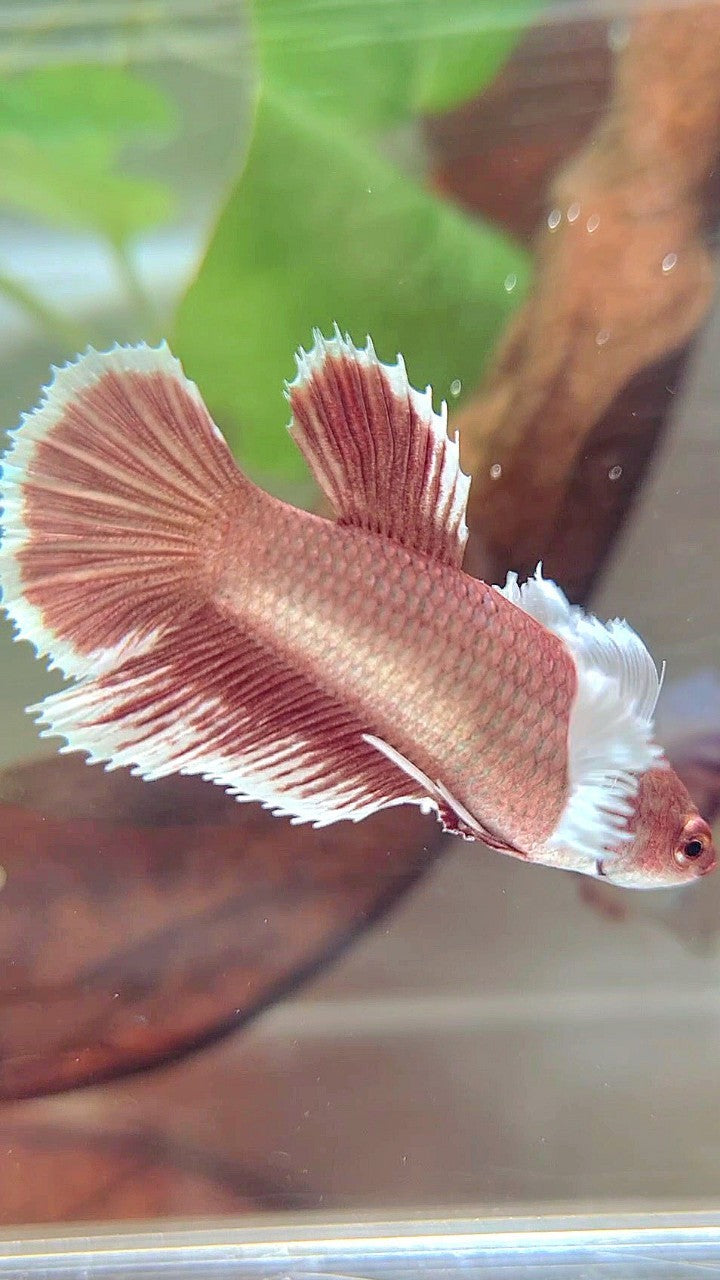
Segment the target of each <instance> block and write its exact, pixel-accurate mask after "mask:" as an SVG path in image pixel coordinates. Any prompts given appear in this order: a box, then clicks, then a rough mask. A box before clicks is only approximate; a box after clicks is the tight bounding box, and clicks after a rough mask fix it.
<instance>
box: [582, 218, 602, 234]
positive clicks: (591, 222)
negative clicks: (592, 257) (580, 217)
mask: <svg viewBox="0 0 720 1280" xmlns="http://www.w3.org/2000/svg"><path fill="white" fill-rule="evenodd" d="M585 225H586V227H587V229H588V231H589V232H590V235H592V233H593V231H597V229H598V227H599V226H600V219H599V217H598V215H597V214H596V213H591V214H590V217H589V218H588V220H587V222H586V224H585Z"/></svg>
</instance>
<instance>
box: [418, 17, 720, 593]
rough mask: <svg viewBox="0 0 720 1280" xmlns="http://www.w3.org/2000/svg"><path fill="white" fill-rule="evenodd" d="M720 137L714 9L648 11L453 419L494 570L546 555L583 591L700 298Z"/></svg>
mask: <svg viewBox="0 0 720 1280" xmlns="http://www.w3.org/2000/svg"><path fill="white" fill-rule="evenodd" d="M481 109H482V108H481ZM719 147H720V6H719V5H717V4H707V3H705V4H689V5H685V6H680V7H677V8H667V7H665V6H663V7H662V8H660V9H650V8H648V9H647V10H645V11H644V12H641V13H640V14H639V15H637V16H636V17H634V18H633V20H632V21H631V22H630V23H629V25H628V34H627V40H626V42H625V44H624V47H622V48H621V49H620V51H619V52H618V54H617V57H616V60H615V66H614V75H613V87H612V93H611V98H610V102H609V106H608V109H607V112H606V113H605V115H604V117H603V118H602V120H601V122H600V123H599V125H598V126H597V127H596V129H595V130H594V132H593V134H592V135H591V137H590V139H589V141H588V142H587V144H586V145H585V147H584V148H583V149H582V150H581V151H580V153H579V154H578V155H577V156H576V157H575V158H574V159H572V160H571V161H570V162H569V163H566V164H565V165H564V166H563V167H562V168H561V169H560V171H559V173H558V174H557V176H556V177H555V178H554V180H553V182H552V184H551V187H550V191H549V193H548V195H547V197H546V200H545V208H544V215H543V220H542V224H541V228H540V230H539V232H538V234H537V236H536V239H535V255H536V273H535V281H534V284H533V287H532V289H531V292H530V295H529V297H528V299H527V301H526V302H525V303H524V305H523V306H522V307H521V309H520V311H519V312H518V313H517V315H516V317H515V319H514V322H513V323H512V325H511V327H510V331H509V332H508V334H507V335H506V337H505V340H504V341H503V343H502V344H501V347H500V350H499V352H498V354H497V357H496V359H495V361H494V364H493V367H492V369H491V371H490V374H489V376H488V378H487V380H486V383H485V385H484V386H483V387H482V388H481V390H480V392H479V393H478V394H477V395H476V396H475V397H474V398H473V399H471V400H470V401H469V402H468V403H467V404H466V405H465V406H464V407H463V408H462V409H461V410H460V411H459V412H458V413H457V414H456V415H455V416H454V419H453V426H454V427H458V428H459V429H460V435H461V441H462V443H463V448H464V461H465V466H466V468H467V469H468V470H469V471H470V472H471V473H472V475H473V477H474V480H473V487H472V491H471V499H470V504H471V505H470V524H471V528H472V530H473V532H474V533H475V535H476V536H477V537H479V538H480V539H481V541H482V543H483V547H484V551H485V554H486V557H487V559H488V560H489V563H490V570H491V573H492V574H493V576H495V577H502V576H503V574H504V573H505V571H506V570H507V569H508V568H514V569H516V570H518V571H519V572H520V573H521V574H523V573H528V572H532V570H533V569H534V567H535V565H536V563H537V562H538V560H540V559H542V560H543V561H544V564H545V568H546V572H547V573H548V574H549V575H551V576H553V577H556V578H557V579H558V580H560V581H561V582H562V583H563V585H565V586H566V587H568V588H570V589H571V590H572V592H573V594H574V595H575V596H576V597H580V596H582V595H584V594H586V593H587V590H588V588H589V586H590V585H591V583H592V580H593V578H594V576H595V574H596V572H597V570H598V568H599V566H600V564H601V562H602V560H603V558H604V556H605V555H606V554H607V550H608V547H609V544H610V541H611V538H612V536H613V535H614V533H615V532H616V531H617V528H618V527H619V525H620V523H621V521H622V519H623V516H624V514H625V512H626V510H627V506H628V502H629V499H630V496H631V494H632V491H633V489H634V487H635V486H636V484H637V482H638V480H639V479H640V476H641V474H642V471H643V469H644V465H645V463H646V462H647V459H648V458H649V456H650V454H651V453H652V449H653V447H654V444H655V442H656V440H657V437H658V433H659V430H660V427H661V426H662V424H663V422H664V420H665V418H666V416H667V409H668V406H669V404H670V403H671V393H672V391H673V390H674V385H675V383H676V381H677V378H678V375H679V372H680V370H681V368H682V363H683V358H684V354H685V353H686V352H687V348H688V344H689V343H690V342H691V340H692V338H693V336H694V335H695V333H696V332H697V330H698V327H699V326H700V324H701V322H702V320H703V318H704V316H705V315H706V313H707V309H708V306H709V303H710V299H711V295H712V290H713V285H714V270H713V265H712V261H711V257H710V254H709V251H708V247H707V244H706V230H707V222H708V220H710V219H712V220H713V221H717V216H716V214H717V211H716V209H715V208H712V209H710V208H709V205H708V198H707V192H708V181H709V178H710V175H711V171H712V168H713V165H714V162H715V158H716V155H717V152H718V149H719ZM440 181H441V185H443V186H444V188H445V189H446V190H447V189H449V187H450V177H449V174H448V170H447V166H446V167H445V169H444V170H443V173H442V175H441V179H440ZM463 195H464V198H465V199H466V200H467V197H468V190H467V185H466V186H465V188H464V189H463ZM476 197H477V192H476ZM478 209H479V211H481V212H485V210H484V209H482V207H481V205H480V203H479V200H478Z"/></svg>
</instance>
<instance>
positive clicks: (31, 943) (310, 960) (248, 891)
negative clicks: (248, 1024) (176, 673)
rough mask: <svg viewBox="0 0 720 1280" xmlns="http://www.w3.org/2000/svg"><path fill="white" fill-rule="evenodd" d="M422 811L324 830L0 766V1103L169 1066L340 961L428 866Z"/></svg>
mask: <svg viewBox="0 0 720 1280" xmlns="http://www.w3.org/2000/svg"><path fill="white" fill-rule="evenodd" d="M439 836H440V828H439V827H438V825H437V823H435V822H434V820H433V819H432V818H426V817H423V816H422V815H421V814H420V812H419V811H418V810H416V809H414V808H407V809H404V810H403V811H402V814H400V811H398V810H389V811H386V812H385V813H381V814H378V815H377V816H375V817H374V818H372V819H370V820H368V821H366V822H363V823H360V824H358V825H354V824H351V823H342V824H339V825H337V826H333V827H329V828H327V829H325V830H321V831H316V830H314V829H313V828H310V827H307V826H292V825H291V824H290V823H289V822H287V821H284V820H281V819H278V818H273V817H272V816H271V815H270V814H268V813H266V812H265V811H264V810H262V809H261V808H260V807H259V806H257V805H239V804H237V803H236V802H235V801H234V800H232V799H230V798H229V797H228V796H226V795H224V793H223V792H222V791H221V790H220V789H219V788H217V787H212V786H210V785H209V784H206V783H202V782H200V781H198V780H196V779H191V778H179V777H178V778H171V779H168V780H163V781H161V782H154V783H144V782H141V781H140V780H138V779H136V778H133V777H131V776H130V774H129V773H128V772H127V771H124V770H119V771H117V772H116V773H105V772H103V771H102V770H101V769H98V768H88V766H87V765H86V764H85V763H84V759H83V758H81V757H79V756H65V757H60V758H57V759H50V760H47V761H42V762H39V763H35V764H30V765H26V766H19V767H17V768H14V769H11V770H8V771H6V772H5V773H4V774H3V775H2V776H0V848H1V849H2V864H3V866H4V868H5V871H6V873H7V881H6V883H5V886H4V888H3V891H2V894H0V974H1V975H2V976H1V977H0V1098H4V1099H9V1098H19V1097H29V1096H32V1095H35V1094H39V1093H46V1092H53V1091H56V1090H60V1089H67V1088H71V1087H74V1086H77V1085H81V1084H87V1083H90V1082H95V1081H98V1080H100V1079H104V1078H107V1077H109V1076H113V1075H118V1074H120V1073H124V1072H128V1071H136V1070H139V1069H141V1068H144V1067H147V1066H150V1065H152V1064H156V1063H160V1062H166V1061H168V1060H169V1059H172V1058H173V1057H176V1056H178V1055H181V1054H183V1053H185V1052H187V1051H188V1050H190V1049H192V1048H197V1047H199V1046H201V1045H203V1044H205V1043H207V1042H209V1041H210V1040H212V1039H214V1038H216V1037H218V1036H219V1035H222V1034H224V1033H226V1032H228V1031H230V1030H232V1029H233V1028H236V1027H238V1026H239V1025H241V1024H242V1023H243V1022H245V1021H246V1020H247V1019H248V1018H249V1017H251V1016H252V1015H253V1014H254V1013H256V1012H257V1011H258V1010H259V1009H260V1008H262V1007H264V1006H265V1005H267V1004H268V1003H269V1002H271V1001H272V1000H275V999H278V998H279V997H280V996H281V995H282V994H284V993H285V992H287V991H289V990H291V989H292V988H293V987H294V986H295V985H296V984H297V983H298V982H300V981H301V980H302V979H303V978H305V977H307V976H308V975H309V974H310V973H312V972H313V971H314V970H315V969H316V968H317V967H318V966H319V965H321V964H322V963H324V962H326V961H328V959H329V958H330V957H331V956H332V955H333V954H334V953H336V952H337V951H338V950H339V948H341V947H342V946H343V945H344V944H346V943H347V942H348V941H349V940H350V939H351V938H352V937H353V936H354V935H355V934H356V933H357V932H358V931H359V930H361V929H363V928H365V927H367V926H368V924H370V923H371V922H372V921H373V920H374V919H375V918H377V916H378V915H379V914H380V913H381V912H383V911H384V910H386V909H387V908H388V907H389V906H390V905H391V904H392V903H393V902H394V901H395V900H396V898H397V897H398V895H399V894H401V893H402V892H403V891H404V890H406V889H407V888H408V887H409V886H410V885H411V884H412V883H413V881H414V880H415V879H416V878H417V876H419V875H420V874H421V872H422V871H423V870H424V869H426V868H427V866H428V865H429V863H430V861H431V858H432V850H433V849H434V848H436V847H437V844H438V843H439Z"/></svg>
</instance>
